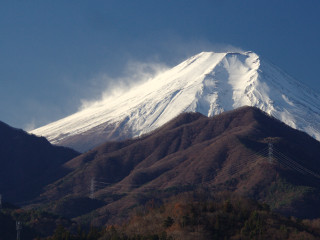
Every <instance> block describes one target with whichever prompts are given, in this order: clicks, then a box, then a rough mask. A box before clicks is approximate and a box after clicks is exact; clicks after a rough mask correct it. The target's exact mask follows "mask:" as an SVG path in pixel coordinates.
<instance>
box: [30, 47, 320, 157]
mask: <svg viewBox="0 0 320 240" xmlns="http://www.w3.org/2000/svg"><path fill="white" fill-rule="evenodd" d="M242 106H255V107H257V108H260V109H261V110H263V111H264V112H266V113H268V114H270V115H272V116H274V117H275V118H277V119H279V120H280V121H282V122H284V123H286V124H287V125H289V126H291V127H293V128H295V129H298V130H301V131H304V132H306V133H308V134H309V135H311V136H312V137H314V138H316V139H317V140H320V94H318V93H316V92H314V91H313V90H312V89H310V88H308V87H307V86H304V85H303V84H301V83H300V82H298V81H296V80H295V79H293V78H292V77H290V76H289V75H287V74H286V73H285V72H283V71H282V70H280V69H279V68H277V67H276V66H274V65H273V64H271V63H268V62H267V61H265V60H262V59H261V58H260V57H259V56H258V55H257V54H256V53H254V52H225V53H215V52H202V53H199V54H197V55H195V56H193V57H191V58H189V59H187V60H185V61H184V62H182V63H180V64H179V65H177V66H175V67H173V68H172V69H169V70H167V71H165V72H163V73H161V74H159V75H157V76H156V77H154V78H152V79H149V80H148V81H147V82H145V83H143V84H141V85H139V86H136V87H134V88H132V89H131V90H129V91H128V92H126V93H124V94H122V95H121V96H118V97H110V98H108V99H105V100H102V101H100V102H98V103H96V104H93V105H91V106H89V107H87V108H85V109H83V110H81V111H79V112H77V113H75V114H73V115H70V116H68V117H66V118H63V119H61V120H58V121H56V122H53V123H50V124H48V125H46V126H43V127H40V128H38V129H35V130H33V131H31V133H33V134H36V135H40V136H44V137H46V138H47V139H48V140H49V141H50V142H51V143H53V144H57V145H64V146H68V147H72V148H74V149H76V150H78V151H87V150H89V149H90V148H92V147H94V146H97V145H99V144H100V143H103V142H105V141H110V140H121V139H125V138H131V137H137V136H140V135H142V134H146V133H149V132H151V131H153V130H155V129H157V128H158V127H160V126H162V125H164V124H165V123H166V122H168V121H169V120H171V119H173V118H174V117H176V116H177V115H179V114H181V113H183V112H199V113H201V114H203V115H205V116H214V115H216V114H220V113H222V112H224V111H228V110H232V109H236V108H239V107H242Z"/></svg>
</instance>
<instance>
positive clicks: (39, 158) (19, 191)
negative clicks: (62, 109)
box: [0, 122, 79, 203]
mask: <svg viewBox="0 0 320 240" xmlns="http://www.w3.org/2000/svg"><path fill="white" fill-rule="evenodd" d="M78 155H79V154H78V153H77V152H75V151H74V150H72V149H69V148H64V147H57V146H53V145H51V144H50V143H49V142H48V141H47V140H46V139H45V138H44V137H36V136H34V135H30V134H28V133H26V132H24V131H23V130H20V129H15V128H12V127H10V126H9V125H7V124H5V123H3V122H0V165H1V168H0V194H2V196H3V198H4V199H5V200H8V201H11V202H13V203H23V202H25V201H26V200H28V199H31V198H34V197H36V196H37V195H38V194H39V193H40V192H41V190H42V187H43V186H45V185H47V184H49V183H52V182H53V181H55V180H57V179H58V178H60V177H62V176H63V175H64V174H66V173H67V170H66V169H63V168H62V165H63V164H64V163H65V162H67V161H68V160H70V159H72V158H74V157H76V156H78Z"/></svg>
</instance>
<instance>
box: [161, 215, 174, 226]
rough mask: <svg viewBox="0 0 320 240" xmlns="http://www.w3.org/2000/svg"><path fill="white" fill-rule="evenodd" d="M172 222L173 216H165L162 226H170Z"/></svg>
mask: <svg viewBox="0 0 320 240" xmlns="http://www.w3.org/2000/svg"><path fill="white" fill-rule="evenodd" d="M173 223H174V220H173V218H172V217H167V218H166V219H165V220H164V222H163V226H164V227H165V228H168V227H171V226H172V224H173Z"/></svg>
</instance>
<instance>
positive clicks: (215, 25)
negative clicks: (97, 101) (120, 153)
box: [0, 0, 320, 128]
mask: <svg viewBox="0 0 320 240" xmlns="http://www.w3.org/2000/svg"><path fill="white" fill-rule="evenodd" d="M319 13H320V2H319V1H316V0H314V1H298V0H297V1H294V0H291V1H289V0H283V1H279V0H268V1H256V0H247V1H236V0H234V1H231V0H219V1H214V0H211V1H205V0H198V1H191V0H190V1H186V0H174V1H172V0H162V1H150V0H135V1H134V0H127V1H124V0H123V1H122V0H116V1H111V0H108V1H107V0H105V1H102V0H100V1H98V0H90V1H89V0H88V1H82V0H73V1H72V0H68V1H62V0H52V1H49V0H46V1H43V0H38V1H34V0H30V1H18V0H16V1H14V0H12V1H2V2H1V6H0V96H1V101H0V120H1V121H4V122H6V123H8V124H10V125H13V126H15V127H19V128H26V127H27V126H31V125H35V126H40V125H43V124H46V123H48V122H51V121H54V120H57V119H59V118H61V117H64V116H66V115H69V114H71V113H73V112H75V111H76V110H77V108H78V107H79V106H80V105H81V102H80V100H81V99H91V98H97V96H99V95H100V94H101V92H102V90H103V89H104V88H106V87H108V86H110V85H108V83H106V82H102V80H100V81H99V80H97V79H98V78H99V76H100V75H101V74H107V75H108V76H110V77H114V78H117V77H118V76H122V75H123V74H124V72H125V68H126V66H127V63H128V62H130V61H140V62H163V63H165V64H167V65H169V66H173V65H175V64H177V63H179V62H180V61H182V60H184V59H185V58H187V57H189V56H191V55H192V54H196V53H198V52H200V51H204V50H207V51H210V50H211V51H221V50H226V49H228V48H229V46H234V47H237V48H241V49H244V50H252V51H255V52H256V53H258V54H259V55H260V56H261V57H262V58H264V59H267V60H268V61H271V62H272V63H274V64H276V65H277V66H278V67H280V68H282V69H283V70H284V71H286V72H287V73H288V74H290V75H291V76H293V77H294V78H296V79H297V80H299V81H301V82H303V83H305V84H306V85H308V86H310V87H312V88H313V89H315V90H316V91H318V92H320V82H319V76H318V66H319V63H320V61H319V56H320V48H319V43H320V31H319V29H320V17H319ZM93 79H94V80H93Z"/></svg>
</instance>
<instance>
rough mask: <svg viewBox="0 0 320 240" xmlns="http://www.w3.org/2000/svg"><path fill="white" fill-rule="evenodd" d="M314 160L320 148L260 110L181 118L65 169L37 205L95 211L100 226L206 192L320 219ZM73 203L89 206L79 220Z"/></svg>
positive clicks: (317, 165) (96, 151)
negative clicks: (179, 196) (135, 210)
mask: <svg viewBox="0 0 320 240" xmlns="http://www.w3.org/2000/svg"><path fill="white" fill-rule="evenodd" d="M269 143H270V145H269ZM271 143H272V145H271ZM319 156H320V142H318V141H316V140H314V139H313V138H312V137H310V136H309V135H307V134H305V133H303V132H300V131H297V130H294V129H292V128H291V127H289V126H287V125H285V124H284V123H282V122H280V121H279V120H277V119H275V118H272V117H270V116H268V115H267V114H265V113H264V112H262V111H261V110H259V109H257V108H252V107H243V108H239V109H237V110H233V111H230V112H225V113H223V114H220V115H217V116H215V117H211V118H208V117H206V116H203V115H201V114H200V113H184V114H181V115H179V116H178V117H176V118H174V119H173V120H172V121H169V122H168V123H166V124H165V125H163V126H162V127H161V128H159V129H157V130H155V131H154V132H152V134H150V135H145V136H141V137H140V138H136V139H133V140H126V141H122V142H108V143H105V144H103V145H101V146H99V147H97V148H95V149H93V150H91V151H89V152H87V153H85V154H82V155H80V156H79V157H76V158H74V159H72V160H70V161H69V162H67V163H65V164H64V167H66V168H67V169H69V170H70V171H71V173H70V174H68V175H67V176H66V177H64V178H62V179H60V180H59V181H57V182H55V183H54V184H51V185H49V186H48V187H47V188H46V192H45V193H44V194H43V195H42V199H41V201H44V202H47V201H53V202H52V205H51V210H53V211H56V212H58V213H62V214H67V215H68V216H69V217H70V216H71V217H76V216H79V215H83V214H84V215H85V214H89V212H90V211H92V210H93V209H95V208H97V210H96V211H95V212H94V213H93V212H92V213H91V215H90V214H89V215H85V216H86V217H85V218H86V219H88V217H89V216H90V217H89V219H91V220H92V219H94V220H95V221H97V222H98V223H100V224H103V223H105V222H115V221H118V220H119V218H121V217H124V216H126V214H127V213H128V209H130V208H132V207H133V206H136V205H137V204H141V203H144V202H146V201H148V200H150V199H162V198H163V197H164V196H169V195H171V194H175V193H177V192H181V191H187V190H192V189H197V188H205V189H207V191H226V190H229V191H232V192H235V193H239V194H243V195H245V196H249V197H251V198H254V199H257V200H260V201H263V202H267V203H268V204H270V205H271V207H272V208H273V209H275V210H277V211H279V212H282V213H285V214H288V215H295V216H299V217H320V211H319V210H318V209H319V208H317V207H315V206H316V205H317V204H319V203H320V202H319V198H318V197H317V196H318V194H319V193H320V191H319V182H320V181H319V179H320V176H319V175H318V173H320V163H319V159H318V158H319ZM310 169H312V171H311V170H310ZM89 196H90V197H91V198H95V200H92V199H91V200H90V199H89V198H88V197H89ZM86 199H87V200H86ZM56 200H58V201H56ZM90 201H91V202H90ZM76 202H78V203H79V202H81V203H83V204H84V206H85V202H87V207H84V206H83V207H82V210H81V214H79V212H78V210H79V209H73V210H72V207H71V206H74V204H73V203H76ZM66 209H67V210H66ZM84 209H87V212H83V210H84ZM67 212H68V213H67ZM92 214H93V215H92Z"/></svg>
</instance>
